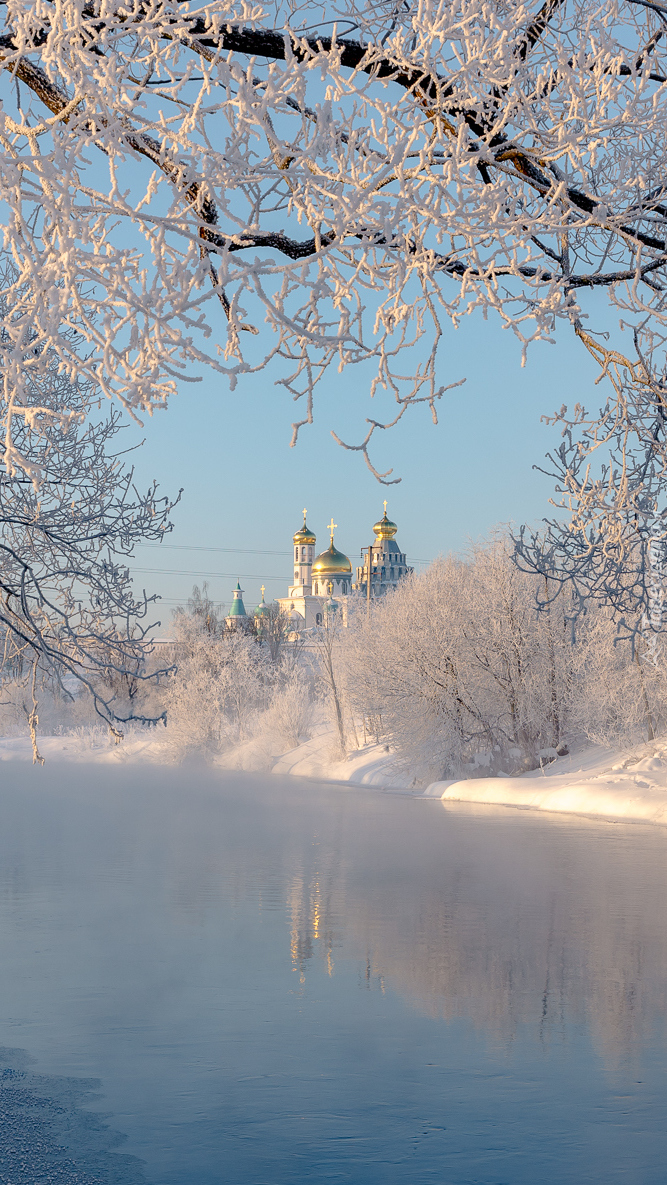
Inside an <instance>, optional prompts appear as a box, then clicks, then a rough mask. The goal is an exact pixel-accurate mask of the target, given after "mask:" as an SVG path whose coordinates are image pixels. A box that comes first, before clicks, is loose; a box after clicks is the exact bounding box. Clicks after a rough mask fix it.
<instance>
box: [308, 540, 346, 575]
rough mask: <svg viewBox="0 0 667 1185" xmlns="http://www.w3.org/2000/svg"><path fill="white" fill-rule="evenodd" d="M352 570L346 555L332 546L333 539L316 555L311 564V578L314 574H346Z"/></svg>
mask: <svg viewBox="0 0 667 1185" xmlns="http://www.w3.org/2000/svg"><path fill="white" fill-rule="evenodd" d="M351 572H352V565H351V563H350V561H349V560H348V558H347V556H346V555H343V553H342V551H339V550H338V548H337V547H334V541H333V539H332V540H331V543H330V544H329V546H328V547H327V549H326V551H323V552H322V553H321V555H318V557H317V559H316V560H315V563H314V564H313V579H314V578H315V577H316V576H324V577H326V576H347V575H349V574H350V573H351Z"/></svg>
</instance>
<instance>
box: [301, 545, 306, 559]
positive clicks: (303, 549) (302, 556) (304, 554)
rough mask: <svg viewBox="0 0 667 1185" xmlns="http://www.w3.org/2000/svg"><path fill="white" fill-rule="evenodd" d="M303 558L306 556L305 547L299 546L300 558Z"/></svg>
mask: <svg viewBox="0 0 667 1185" xmlns="http://www.w3.org/2000/svg"><path fill="white" fill-rule="evenodd" d="M305 558H306V549H305V547H302V548H301V559H302V560H305Z"/></svg>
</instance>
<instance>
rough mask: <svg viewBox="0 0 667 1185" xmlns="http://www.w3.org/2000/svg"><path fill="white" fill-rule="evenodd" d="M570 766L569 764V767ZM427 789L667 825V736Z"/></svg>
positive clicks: (451, 797)
mask: <svg viewBox="0 0 667 1185" xmlns="http://www.w3.org/2000/svg"><path fill="white" fill-rule="evenodd" d="M568 767H569V768H568ZM427 793H428V794H429V795H430V796H432V797H438V798H441V799H442V800H443V801H446V802H483V803H496V804H499V805H502V806H515V807H523V808H529V809H531V810H538V811H563V812H566V813H568V814H576V815H599V816H602V817H603V818H607V819H633V820H636V821H640V820H643V821H646V822H650V823H663V824H667V740H662V741H655V742H650V744H647V745H644V746H641V747H640V748H638V749H634V750H632V751H631V752H629V753H626V754H625V755H619V754H618V753H616V754H613V753H612V752H611V751H610V750H604V749H600V748H599V747H593V748H591V749H589V750H586V751H585V752H584V753H582V754H580V755H578V758H576V759H573V758H572V757H568V758H565V759H560V760H559V761H557V762H554V763H553V765H551V766H549V768H548V769H546V770H545V771H544V772H543V773H540V774H535V773H531V774H524V775H522V776H521V777H518V778H475V779H470V780H469V781H463V782H433V783H432V784H431V785H430V786H429V787H428V791H427Z"/></svg>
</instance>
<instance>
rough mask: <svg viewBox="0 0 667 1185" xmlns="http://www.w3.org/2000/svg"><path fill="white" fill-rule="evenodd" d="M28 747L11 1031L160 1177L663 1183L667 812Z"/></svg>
mask: <svg viewBox="0 0 667 1185" xmlns="http://www.w3.org/2000/svg"><path fill="white" fill-rule="evenodd" d="M4 769H5V770H10V771H11V777H6V778H5V780H4V784H3V785H2V787H1V789H0V810H1V822H2V825H1V826H0V955H1V958H0V1042H1V1043H4V1044H5V1045H21V1046H22V1047H23V1048H26V1049H28V1050H30V1053H31V1054H32V1055H33V1057H35V1058H37V1063H38V1067H39V1070H40V1073H42V1074H44V1075H52V1074H54V1075H59V1076H65V1075H66V1076H67V1077H68V1078H71V1077H72V1076H75V1077H77V1078H82V1077H87V1076H94V1077H96V1078H99V1079H100V1080H101V1084H102V1085H101V1089H102V1091H103V1099H102V1100H101V1102H100V1103H99V1104H98V1105H100V1106H103V1107H104V1109H105V1111H108V1112H110V1113H111V1114H112V1116H113V1118H112V1121H111V1125H112V1127H113V1128H115V1129H117V1130H118V1131H122V1132H124V1133H127V1135H128V1137H129V1139H128V1143H127V1145H126V1147H127V1151H128V1153H131V1154H133V1155H134V1156H137V1157H139V1158H140V1160H141V1161H143V1162H144V1164H145V1169H144V1171H145V1174H146V1180H147V1181H150V1182H151V1185H185V1182H187V1185H222V1183H223V1182H225V1183H226V1182H227V1181H229V1182H233V1185H236V1182H243V1185H265V1183H266V1182H267V1181H271V1182H272V1185H297V1183H298V1185H304V1183H311V1182H312V1185H315V1183H317V1185H320V1182H321V1181H323V1180H333V1181H340V1182H350V1183H352V1185H376V1182H377V1185H415V1183H416V1182H417V1181H419V1183H420V1185H422V1183H423V1185H427V1183H428V1182H431V1181H432V1182H433V1183H434V1185H443V1182H445V1181H446V1182H447V1185H469V1183H470V1182H474V1185H498V1182H499V1181H508V1182H511V1185H523V1183H524V1182H525V1185H535V1183H536V1182H537V1181H539V1182H540V1185H569V1183H570V1182H572V1185H574V1182H576V1185H583V1183H584V1182H587V1181H590V1182H595V1185H597V1183H598V1182H599V1181H600V1180H604V1181H605V1183H606V1185H611V1183H612V1182H616V1181H618V1182H619V1185H620V1183H621V1182H622V1183H623V1185H625V1183H626V1182H633V1185H634V1183H635V1182H636V1185H662V1183H663V1181H664V1168H663V1166H664V1162H665V1157H666V1156H667V1114H666V1111H665V1099H664V1089H663V1087H664V1070H665V1066H666V1065H667V1055H666V1049H665V1044H666V1043H665V1036H666V1034H665V1015H666V1014H667V920H666V919H667V860H666V859H665V853H666V848H667V831H664V830H662V829H658V828H651V827H647V826H643V825H639V826H631V825H608V824H604V823H599V822H589V821H586V820H582V819H567V818H565V817H556V816H553V817H545V816H543V815H531V814H530V813H529V812H521V811H515V810H502V809H501V808H488V809H487V808H483V807H466V806H464V805H461V804H447V805H446V807H445V808H444V809H443V806H442V804H440V803H438V802H434V801H430V802H429V801H423V800H422V801H419V800H417V799H411V798H408V797H400V796H383V795H379V794H377V793H362V792H357V791H354V792H349V791H345V790H342V789H335V788H328V789H327V788H325V787H320V786H316V785H310V784H308V783H306V782H303V783H300V782H297V781H296V780H291V781H284V782H283V781H280V780H278V779H277V778H273V779H270V780H269V781H268V782H267V781H262V780H261V779H254V778H252V777H247V776H245V777H243V776H239V775H224V776H221V775H214V774H211V773H208V774H207V773H203V772H202V771H197V773H196V775H195V774H194V773H193V772H192V771H190V772H188V771H183V770H155V769H145V770H144V769H136V768H135V769H132V768H122V767H121V768H116V769H112V770H105V769H101V768H100V767H96V768H95V769H94V771H92V772H88V771H86V770H85V769H78V770H77V769H71V770H66V771H62V770H59V769H58V767H55V768H53V767H52V768H50V769H46V772H45V773H44V771H40V770H37V771H35V770H32V769H28V768H23V767H19V766H5V767H4ZM44 1080H46V1079H44ZM84 1104H85V1107H88V1108H89V1109H90V1107H91V1106H93V1109H94V1105H89V1104H87V1103H85V1100H82V1101H81V1102H80V1103H77V1106H79V1107H81V1106H84ZM85 1107H84V1110H85ZM86 1113H87V1112H86ZM81 1130H82V1129H81ZM72 1131H73V1132H74V1133H75V1135H74V1136H73V1145H74V1144H76V1141H77V1140H79V1139H81V1140H83V1136H82V1135H81V1131H80V1130H79V1129H78V1128H76V1125H74V1126H73V1128H72ZM77 1133H78V1134H77ZM591 1133H595V1135H594V1138H593V1136H592V1135H591ZM73 1145H72V1147H70V1152H69V1153H68V1154H71V1155H74V1152H73V1150H72V1148H73ZM81 1147H82V1148H83V1147H84V1145H83V1144H82V1145H81ZM75 1150H76V1149H74V1151H75ZM82 1155H83V1153H82ZM116 1155H117V1154H116V1153H112V1152H108V1163H107V1162H105V1165H104V1169H105V1171H106V1172H107V1173H108V1172H109V1171H110V1168H109V1164H110V1163H115V1162H113V1156H116ZM638 1166H639V1167H638ZM131 1172H135V1174H136V1173H138V1166H137V1164H136V1162H130V1161H128V1162H127V1169H126V1176H125V1177H122V1178H121V1179H122V1181H123V1185H130V1182H133V1181H134V1179H135V1178H133V1177H132V1176H131ZM9 1179H10V1180H11V1177H9ZM107 1179H109V1180H112V1179H113V1178H105V1177H104V1176H103V1175H101V1176H100V1180H101V1181H104V1182H106V1180H107ZM136 1179H137V1180H139V1179H140V1178H139V1177H138V1176H136ZM2 1180H3V1179H2V1175H1V1172H0V1185H2ZM17 1180H18V1181H19V1182H21V1179H20V1178H18V1179H17ZM54 1180H58V1178H57V1177H54ZM63 1180H66V1178H63ZM81 1180H82V1181H85V1180H86V1178H85V1176H84V1175H82V1177H81ZM21 1185H23V1183H22V1182H21Z"/></svg>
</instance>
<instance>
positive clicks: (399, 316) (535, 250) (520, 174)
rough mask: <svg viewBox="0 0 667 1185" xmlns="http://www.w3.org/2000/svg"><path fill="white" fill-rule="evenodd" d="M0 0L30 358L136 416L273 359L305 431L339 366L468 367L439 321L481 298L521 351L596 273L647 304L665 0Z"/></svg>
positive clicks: (654, 297)
mask: <svg viewBox="0 0 667 1185" xmlns="http://www.w3.org/2000/svg"><path fill="white" fill-rule="evenodd" d="M4 11H5V14H6V15H5V27H4V29H3V30H2V31H1V32H0V58H1V61H0V65H1V66H2V77H3V78H4V93H3V95H2V100H3V107H2V111H1V113H0V184H1V185H2V193H3V199H4V203H5V213H6V217H5V219H4V222H5V246H6V247H7V249H9V250H11V251H12V254H13V258H14V260H15V264H16V267H17V269H18V279H17V281H16V285H15V286H14V291H13V292H12V293H10V294H7V295H11V296H12V297H15V296H16V295H17V294H18V293H19V291H20V293H21V299H20V301H19V302H18V304H17V303H16V302H15V301H14V299H12V300H10V303H11V304H12V306H13V307H14V308H15V313H14V315H13V319H12V323H11V325H9V326H7V331H8V332H9V333H10V335H11V337H12V341H13V342H15V343H16V348H17V350H18V351H19V353H20V351H21V349H22V348H23V345H22V340H21V339H22V334H24V333H25V329H26V326H35V325H38V326H39V327H40V339H39V343H38V344H39V345H40V347H42V348H43V349H45V350H51V351H54V352H55V355H56V356H57V357H58V359H59V361H60V362H61V363H62V365H63V367H64V368H65V369H67V370H68V372H69V373H70V376H71V377H73V376H74V375H80V376H81V377H82V378H84V379H88V380H90V381H94V382H96V383H97V384H98V385H99V389H100V391H101V392H102V393H103V394H104V395H105V396H107V397H110V398H117V399H119V400H120V402H121V403H122V404H123V406H124V407H125V408H127V409H128V410H129V411H130V412H132V413H133V414H136V415H141V414H142V413H145V412H149V413H150V411H151V410H152V409H153V408H155V407H157V406H162V405H164V403H165V401H166V400H167V399H168V397H169V395H170V393H171V392H172V391H173V390H174V389H175V386H176V383H177V382H178V381H179V380H182V379H186V378H189V379H192V378H197V377H198V375H199V372H200V371H201V368H202V367H204V366H211V367H213V369H214V370H215V371H217V372H218V373H219V374H221V375H222V376H224V377H226V379H227V380H228V381H229V383H230V384H231V385H232V386H234V385H235V384H236V383H237V382H238V380H239V379H240V378H242V377H243V376H245V375H249V374H252V373H256V372H258V371H263V370H265V369H268V370H269V371H270V373H271V374H272V376H273V377H274V379H275V381H276V382H277V383H278V384H280V385H282V386H283V387H284V388H285V389H286V390H287V391H289V392H291V393H292V395H293V396H294V398H295V399H297V400H303V401H304V402H305V404H306V408H305V413H304V415H303V416H302V417H301V418H300V419H299V420H297V423H296V425H295V434H297V433H298V430H299V427H301V426H302V425H303V424H304V423H309V422H310V421H311V420H312V418H313V415H314V408H315V404H314V401H313V399H314V396H313V392H314V390H315V389H316V386H317V383H318V381H319V380H320V379H321V377H322V376H323V374H324V373H325V372H326V371H327V370H328V369H329V368H330V367H331V366H334V365H335V366H336V368H337V369H338V370H339V371H340V370H344V369H345V368H346V367H349V366H354V365H360V364H361V365H363V366H364V373H365V371H366V369H367V368H368V367H369V366H370V367H373V368H374V370H373V371H372V372H371V377H370V394H371V395H375V394H379V393H381V392H387V393H388V395H389V397H390V398H391V399H393V400H396V402H397V403H398V411H401V409H404V408H405V407H406V406H410V405H412V404H413V403H418V402H420V401H423V400H426V401H427V402H429V403H431V406H433V401H434V400H436V399H437V398H438V395H439V393H440V392H441V391H442V389H443V388H444V387H446V386H447V385H449V384H451V383H452V382H457V381H459V380H460V379H461V378H462V377H463V376H461V375H459V374H455V375H451V374H446V373H442V371H443V369H444V365H445V364H444V362H443V361H442V360H441V358H440V353H441V351H440V350H439V348H438V347H439V346H440V343H441V340H442V336H443V332H444V327H446V324H447V322H449V324H450V325H451V326H453V327H456V326H457V325H458V324H459V322H460V319H461V318H462V317H463V316H464V315H466V314H468V313H471V312H474V311H476V310H480V311H481V312H482V313H483V314H484V315H487V314H489V313H492V314H495V315H497V316H498V317H499V318H500V321H501V323H502V324H503V325H504V326H505V327H507V328H509V329H510V330H511V331H512V332H513V333H514V334H515V336H516V338H517V340H518V343H519V346H520V349H521V351H522V353H523V354H525V352H526V350H527V348H528V346H529V345H530V343H531V342H532V341H535V340H538V339H542V340H551V339H552V338H553V335H554V333H555V332H556V330H557V327H558V324H559V322H563V323H564V324H565V325H567V326H569V327H575V326H576V324H577V323H578V322H581V320H582V319H583V318H584V317H585V316H586V313H587V310H586V303H585V302H586V293H587V292H588V291H589V290H592V289H596V288H600V289H603V290H604V291H605V293H606V294H607V298H608V300H609V302H610V304H611V306H612V308H613V307H616V308H618V309H620V310H621V311H622V315H623V316H624V318H625V320H626V321H627V322H629V323H630V324H633V325H639V324H641V323H643V322H645V321H646V319H647V318H648V319H649V320H650V321H651V322H652V323H654V324H655V325H656V326H657V327H658V330H659V331H661V330H662V328H663V327H664V326H665V324H666V322H667V310H666V306H665V302H664V296H663V293H664V289H665V286H666V285H667V148H666V144H665V127H666V126H667V121H666V118H665V117H666V115H667V111H666V110H665V108H666V106H667V83H665V78H667V61H666V55H667V39H666V38H665V37H664V31H665V13H664V11H663V9H662V8H661V6H660V5H658V4H653V5H651V4H648V3H647V4H646V5H640V4H639V3H638V2H636V0H602V2H601V3H600V4H598V5H596V6H594V7H593V8H591V6H590V5H589V4H588V3H586V2H585V0H546V2H545V3H543V4H542V5H539V4H535V3H527V2H523V0H494V2H493V3H491V4H488V3H486V2H483V0H457V3H455V4H447V5H439V4H436V3H431V2H430V0H429V2H427V3H424V4H420V5H419V6H415V7H414V8H407V9H405V10H401V11H400V12H397V11H396V8H395V5H393V4H383V3H380V4H372V5H371V4H367V3H365V4H359V3H357V2H356V0H344V3H342V4H341V3H337V4H335V5H334V6H332V7H331V8H330V9H328V10H327V9H324V10H323V9H322V8H321V6H319V5H317V6H316V5H314V4H311V3H310V2H307V3H304V4H301V5H290V6H289V7H288V6H281V4H280V3H277V4H276V5H275V7H273V8H272V9H271V10H269V9H262V8H252V7H250V6H248V5H246V4H245V3H241V4H239V5H237V6H232V7H231V8H230V7H229V5H221V4H219V3H213V4H208V5H206V6H205V7H204V8H198V7H197V6H196V5H195V4H190V3H182V4H175V3H167V2H165V0H157V2H156V3H152V4H150V5H148V4H145V3H142V2H141V0H131V2H130V3H127V2H125V0H124V2H123V3H120V0H105V2H104V3H101V2H99V3H98V2H93V3H90V2H84V0H63V2H62V3H60V4H59V5H57V6H56V5H53V4H50V3H43V0H30V2H28V3H26V0H9V3H8V4H7V5H6V6H5V8H4ZM17 88H18V101H17V97H16V96H17ZM72 328H75V329H76V331H77V332H78V333H79V334H80V335H81V336H82V338H83V339H84V340H85V344H86V348H85V353H84V354H83V355H82V356H79V357H77V356H76V355H75V353H74V352H73V351H72V349H71V345H70V343H69V338H68V336H67V334H68V330H69V329H72ZM602 328H606V326H602ZM250 335H252V337H250ZM250 341H252V345H251V346H250V348H248V344H247V343H250ZM364 388H365V389H366V390H368V389H369V388H368V380H367V379H365V380H364ZM7 414H8V416H9V428H10V437H11V422H12V421H14V422H15V413H14V412H13V411H12V410H11V409H8V412H7ZM392 418H393V417H392V415H391V414H385V413H383V414H380V415H379V416H377V417H374V419H376V420H377V423H378V424H380V423H381V424H383V425H386V424H389V423H390V422H391V421H392ZM10 444H11V440H10ZM361 451H362V452H364V451H365V449H364V448H363V447H362V449H361ZM366 455H367V453H366ZM369 463H370V464H371V468H372V469H373V471H374V472H376V475H377V476H379V477H380V478H381V480H384V478H382V475H381V474H380V473H379V472H378V470H377V469H376V468H375V466H374V465H372V463H371V462H369Z"/></svg>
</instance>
